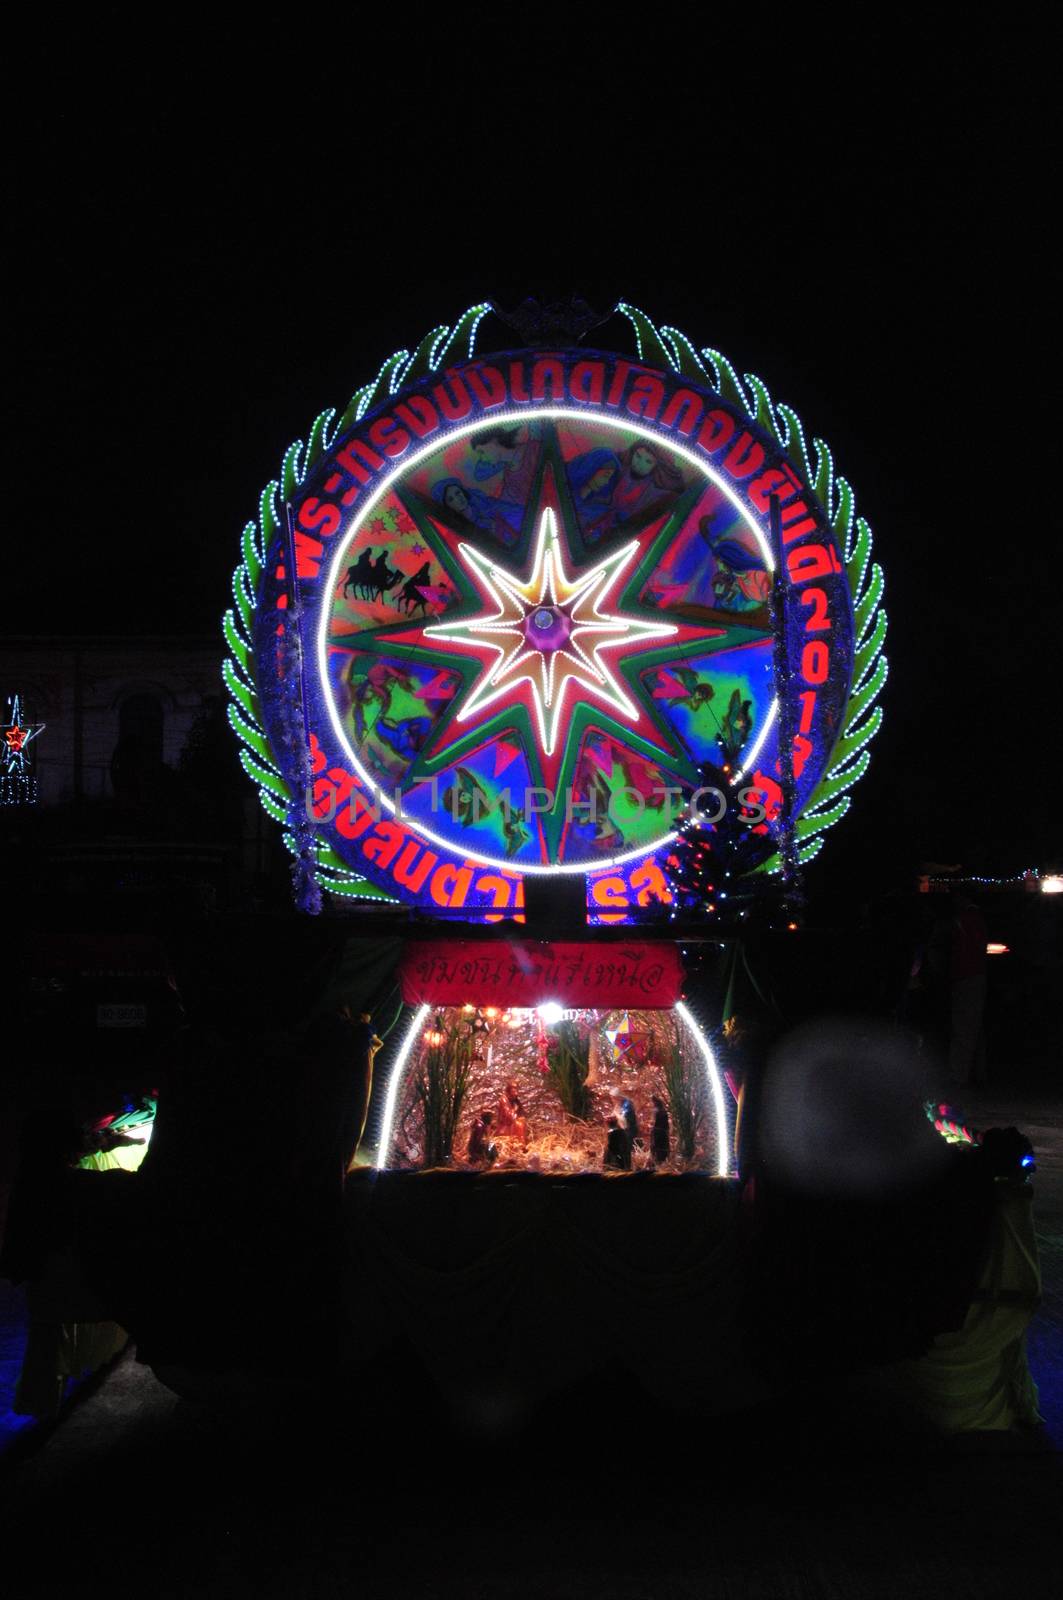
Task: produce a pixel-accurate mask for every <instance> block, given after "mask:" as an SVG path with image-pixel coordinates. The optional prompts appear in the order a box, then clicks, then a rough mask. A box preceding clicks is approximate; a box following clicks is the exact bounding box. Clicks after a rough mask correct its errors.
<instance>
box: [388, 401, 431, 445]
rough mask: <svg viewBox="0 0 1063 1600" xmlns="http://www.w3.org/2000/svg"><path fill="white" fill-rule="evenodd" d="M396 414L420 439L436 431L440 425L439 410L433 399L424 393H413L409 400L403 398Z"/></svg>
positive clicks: (396, 409) (396, 408)
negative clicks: (429, 398) (427, 397)
mask: <svg viewBox="0 0 1063 1600" xmlns="http://www.w3.org/2000/svg"><path fill="white" fill-rule="evenodd" d="M395 415H396V416H397V417H399V418H401V420H402V421H403V422H404V423H405V424H406V426H407V427H408V428H409V429H410V430H411V432H413V433H415V434H416V435H417V437H418V439H424V438H426V437H427V436H428V434H430V433H435V431H436V429H437V428H438V427H439V412H438V411H437V410H436V408H435V406H434V405H433V404H432V402H431V400H428V399H426V398H425V396H424V395H423V394H411V395H410V397H409V399H408V400H403V401H402V402H401V404H399V405H397V406H396V407H395Z"/></svg>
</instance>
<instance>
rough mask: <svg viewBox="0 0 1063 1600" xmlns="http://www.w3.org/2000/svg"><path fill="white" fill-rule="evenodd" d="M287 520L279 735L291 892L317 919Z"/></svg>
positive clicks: (298, 622) (298, 618)
mask: <svg viewBox="0 0 1063 1600" xmlns="http://www.w3.org/2000/svg"><path fill="white" fill-rule="evenodd" d="M285 514H286V521H287V533H288V543H287V564H286V566H287V580H288V608H287V616H286V618H285V620H284V623H283V624H282V626H281V629H280V631H279V633H278V635H277V667H278V673H277V676H278V678H279V680H280V684H281V694H280V696H279V706H280V709H281V713H282V715H281V731H280V738H281V744H282V746H283V748H282V749H281V750H279V751H278V755H279V756H280V761H281V767H282V771H283V775H284V777H285V779H286V781H287V783H288V788H289V791H290V793H291V794H292V795H293V796H294V799H293V802H292V804H291V805H290V806H289V807H288V827H289V830H290V832H291V837H292V842H293V856H294V859H293V861H292V868H291V872H292V893H293V895H294V898H295V904H296V907H297V908H298V910H300V911H305V912H306V913H307V914H308V915H309V916H312V917H316V916H317V915H318V913H319V912H320V910H321V886H320V884H319V883H318V881H317V874H316V871H315V868H316V865H317V839H316V836H315V832H314V824H313V822H312V821H311V818H310V814H309V812H310V807H309V804H308V800H307V796H308V795H309V794H310V793H311V785H310V760H309V746H310V734H309V726H308V718H307V707H306V679H305V676H304V663H303V639H302V614H301V613H302V608H301V606H300V603H299V584H298V581H297V576H296V573H297V568H296V555H295V538H294V532H293V528H292V508H291V506H290V505H288V506H286V507H285Z"/></svg>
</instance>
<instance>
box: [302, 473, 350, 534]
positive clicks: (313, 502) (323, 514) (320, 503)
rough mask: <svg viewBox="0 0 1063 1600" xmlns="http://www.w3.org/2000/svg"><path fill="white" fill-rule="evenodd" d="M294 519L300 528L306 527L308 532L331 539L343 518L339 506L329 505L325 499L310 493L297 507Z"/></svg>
mask: <svg viewBox="0 0 1063 1600" xmlns="http://www.w3.org/2000/svg"><path fill="white" fill-rule="evenodd" d="M338 487H339V485H338V484H337V488H338ZM296 521H297V522H298V524H299V526H300V528H306V529H307V530H308V531H309V532H310V533H319V534H320V535H321V537H322V538H323V539H331V537H332V535H333V534H334V533H336V532H337V531H338V529H339V525H340V523H341V522H342V521H343V518H342V517H341V516H340V508H339V506H333V505H330V504H329V502H328V501H327V500H319V499H318V498H317V496H316V495H313V494H312V495H310V496H309V498H308V499H306V500H304V501H303V503H302V505H301V506H300V507H299V515H298V517H297V518H296Z"/></svg>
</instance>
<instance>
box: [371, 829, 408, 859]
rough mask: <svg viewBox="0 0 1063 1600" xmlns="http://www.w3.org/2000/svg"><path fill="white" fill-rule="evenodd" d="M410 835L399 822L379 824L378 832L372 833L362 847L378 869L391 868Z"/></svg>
mask: <svg viewBox="0 0 1063 1600" xmlns="http://www.w3.org/2000/svg"><path fill="white" fill-rule="evenodd" d="M408 838H409V834H408V833H407V832H406V829H405V828H401V827H400V826H399V824H398V823H397V822H378V823H377V825H376V832H375V833H371V834H370V835H369V838H368V839H366V841H365V843H364V844H363V845H362V850H363V851H364V853H365V855H366V856H367V857H368V859H369V860H370V861H375V862H376V864H377V866H378V867H390V865H391V863H392V862H393V861H394V859H395V857H396V856H397V855H398V853H399V850H400V848H401V847H402V843H403V840H404V839H408Z"/></svg>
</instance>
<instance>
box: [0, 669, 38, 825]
mask: <svg viewBox="0 0 1063 1600" xmlns="http://www.w3.org/2000/svg"><path fill="white" fill-rule="evenodd" d="M8 704H9V706H10V710H11V716H10V720H9V721H8V722H6V723H4V724H3V725H0V800H2V802H3V803H4V804H5V805H15V804H18V803H20V802H26V801H32V800H35V799H36V779H35V778H34V777H33V775H32V773H31V772H30V770H29V769H28V768H27V766H26V749H27V746H28V745H29V744H30V743H31V742H32V741H33V740H34V739H36V737H37V735H38V734H39V733H41V732H42V731H43V729H44V723H43V722H35V723H30V724H27V725H25V726H23V723H22V707H21V704H20V701H19V697H18V695H17V694H16V695H14V696H13V697H12V699H11V700H10V701H9V702H8Z"/></svg>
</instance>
